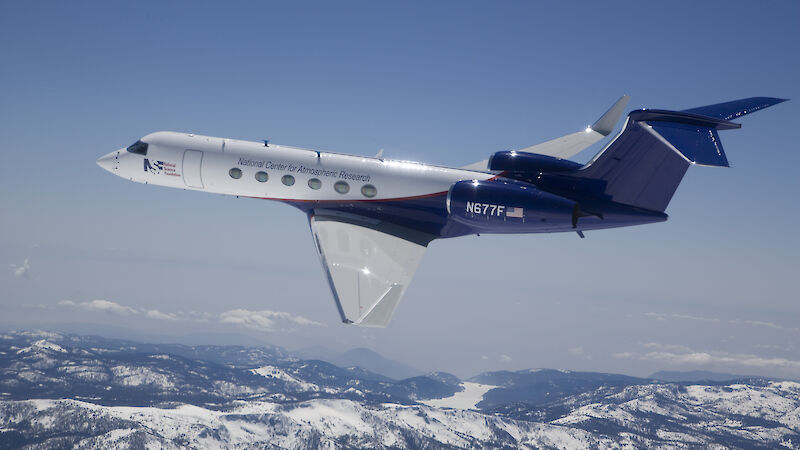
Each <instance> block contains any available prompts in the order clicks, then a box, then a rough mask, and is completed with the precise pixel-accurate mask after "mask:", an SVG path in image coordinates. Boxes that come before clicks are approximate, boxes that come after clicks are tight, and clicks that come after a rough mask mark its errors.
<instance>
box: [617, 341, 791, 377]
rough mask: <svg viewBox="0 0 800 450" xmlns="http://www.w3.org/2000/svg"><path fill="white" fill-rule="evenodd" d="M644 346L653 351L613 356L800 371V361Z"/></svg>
mask: <svg viewBox="0 0 800 450" xmlns="http://www.w3.org/2000/svg"><path fill="white" fill-rule="evenodd" d="M642 346H643V347H645V348H646V349H649V350H651V351H645V352H621V353H614V354H613V355H612V356H613V357H615V358H622V359H636V360H641V361H660V362H665V363H667V364H671V365H688V366H698V365H703V366H709V365H725V366H747V367H758V368H770V367H771V368H782V369H793V370H800V361H796V360H792V359H787V358H768V357H762V356H758V355H753V354H747V353H730V352H715V351H698V350H693V349H690V348H688V347H685V346H682V345H670V344H657V343H654V342H648V343H645V344H642Z"/></svg>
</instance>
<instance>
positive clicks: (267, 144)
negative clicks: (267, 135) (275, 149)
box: [264, 139, 269, 147]
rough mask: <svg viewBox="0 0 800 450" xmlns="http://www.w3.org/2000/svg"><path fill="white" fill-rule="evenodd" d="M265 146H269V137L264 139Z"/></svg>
mask: <svg viewBox="0 0 800 450" xmlns="http://www.w3.org/2000/svg"><path fill="white" fill-rule="evenodd" d="M264 147H269V139H264Z"/></svg>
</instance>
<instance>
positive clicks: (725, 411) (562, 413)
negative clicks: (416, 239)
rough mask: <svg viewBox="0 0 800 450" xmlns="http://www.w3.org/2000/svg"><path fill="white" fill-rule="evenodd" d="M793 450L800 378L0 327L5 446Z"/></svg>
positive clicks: (798, 441) (799, 419)
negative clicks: (445, 361) (538, 366)
mask: <svg viewBox="0 0 800 450" xmlns="http://www.w3.org/2000/svg"><path fill="white" fill-rule="evenodd" d="M713 444H721V445H724V446H728V447H741V448H753V447H765V448H775V447H787V448H800V383H795V382H789V381H772V380H765V379H744V380H736V381H726V382H718V383H711V382H706V383H703V384H696V383H665V382H660V381H655V380H650V379H642V378H635V377H628V376H624V375H613V374H601V373H587V372H570V371H557V370H526V371H518V372H506V371H503V372H489V373H484V374H481V375H479V376H477V377H474V378H472V379H470V380H465V381H462V380H459V379H457V378H456V377H454V376H452V375H450V374H446V373H435V374H429V375H424V376H418V377H413V378H408V379H405V380H393V379H390V378H387V377H385V376H382V375H378V374H375V373H373V372H370V371H368V370H365V369H361V368H357V367H355V368H349V369H345V368H340V367H337V366H334V365H332V364H329V363H325V362H322V361H313V360H300V359H297V358H293V357H291V356H290V355H289V354H288V353H287V352H285V351H284V350H282V349H279V348H271V347H264V348H247V347H226V346H201V347H191V346H164V345H151V344H139V343H135V342H130V341H117V340H109V339H103V338H98V337H85V336H74V335H63V334H57V333H41V332H20V333H8V334H5V335H0V448H14V447H24V446H27V447H31V448H54V447H81V448H114V447H119V448H129V447H161V448H178V447H194V448H215V447H218V448H251V447H266V448H342V447H345V448H474V447H492V448H497V447H499V448H519V447H523V448H524V447H528V448H615V447H624V446H634V447H663V448H681V447H708V446H712V445H713Z"/></svg>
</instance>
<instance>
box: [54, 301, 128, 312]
mask: <svg viewBox="0 0 800 450" xmlns="http://www.w3.org/2000/svg"><path fill="white" fill-rule="evenodd" d="M58 304H59V305H61V306H70V307H75V308H81V309H85V310H87V311H104V312H110V313H114V314H138V313H139V311H137V310H135V309H133V308H131V307H128V306H123V305H120V304H119V303H117V302H112V301H109V300H92V301H90V302H80V303H76V302H73V301H72V300H62V301H60V302H58Z"/></svg>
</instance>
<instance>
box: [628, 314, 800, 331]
mask: <svg viewBox="0 0 800 450" xmlns="http://www.w3.org/2000/svg"><path fill="white" fill-rule="evenodd" d="M644 315H645V316H648V317H653V318H655V319H656V320H658V321H661V322H663V321H665V320H667V319H678V320H693V321H698V322H710V323H712V322H713V323H722V322H723V320H722V319H718V318H716V317H700V316H692V315H689V314H665V313H656V312H648V313H645V314H644ZM724 322H727V323H730V324H734V325H751V326H754V327H765V328H772V329H774V330H786V331H794V332H800V328H797V327H786V326H783V325H780V324H777V323H775V322H767V321H763V320H752V319H745V320H743V319H730V320H725V321H724Z"/></svg>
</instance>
